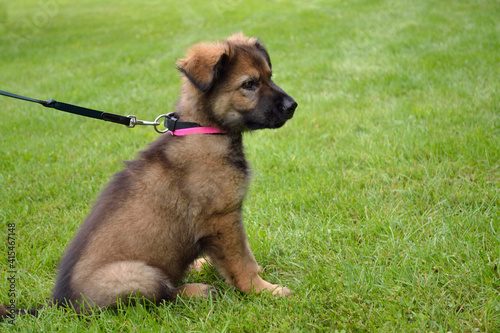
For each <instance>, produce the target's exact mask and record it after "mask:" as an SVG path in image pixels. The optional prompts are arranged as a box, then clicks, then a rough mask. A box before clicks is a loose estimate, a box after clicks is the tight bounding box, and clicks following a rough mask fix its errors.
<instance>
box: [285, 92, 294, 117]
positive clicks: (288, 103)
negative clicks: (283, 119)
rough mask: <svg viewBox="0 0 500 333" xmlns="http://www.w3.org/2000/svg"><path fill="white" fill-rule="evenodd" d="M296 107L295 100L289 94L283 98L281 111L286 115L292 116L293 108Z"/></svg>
mask: <svg viewBox="0 0 500 333" xmlns="http://www.w3.org/2000/svg"><path fill="white" fill-rule="evenodd" d="M296 108H297V102H295V100H294V99H293V98H291V97H290V96H288V97H287V98H285V101H284V102H283V111H284V112H285V114H286V115H287V116H288V117H292V116H293V113H294V112H295V109H296Z"/></svg>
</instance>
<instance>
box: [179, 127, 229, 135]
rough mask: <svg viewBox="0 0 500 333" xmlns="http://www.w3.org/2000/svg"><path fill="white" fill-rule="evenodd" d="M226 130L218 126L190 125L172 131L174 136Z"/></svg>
mask: <svg viewBox="0 0 500 333" xmlns="http://www.w3.org/2000/svg"><path fill="white" fill-rule="evenodd" d="M225 133H227V132H226V131H221V130H220V129H218V128H217V127H189V128H183V129H176V130H174V131H171V132H170V134H172V135H173V136H183V135H189V134H225Z"/></svg>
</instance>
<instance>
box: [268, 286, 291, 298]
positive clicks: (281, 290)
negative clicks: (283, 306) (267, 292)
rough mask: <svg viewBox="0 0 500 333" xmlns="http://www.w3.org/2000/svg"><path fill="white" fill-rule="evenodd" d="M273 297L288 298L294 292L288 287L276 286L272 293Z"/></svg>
mask: <svg viewBox="0 0 500 333" xmlns="http://www.w3.org/2000/svg"><path fill="white" fill-rule="evenodd" d="M272 293H273V295H274V296H276V297H283V298H285V297H288V296H290V294H291V293H292V291H291V290H290V289H289V288H288V287H282V286H279V285H276V288H275V289H274V290H273V291H272Z"/></svg>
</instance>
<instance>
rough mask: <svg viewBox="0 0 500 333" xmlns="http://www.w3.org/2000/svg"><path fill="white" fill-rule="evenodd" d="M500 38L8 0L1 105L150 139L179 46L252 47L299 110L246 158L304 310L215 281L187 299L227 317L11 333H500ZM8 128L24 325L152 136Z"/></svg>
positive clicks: (211, 8)
mask: <svg viewBox="0 0 500 333" xmlns="http://www.w3.org/2000/svg"><path fill="white" fill-rule="evenodd" d="M499 18H500V2H499V1H495V0H489V1H488V0H476V1H473V0H470V1H466V0H459V1H454V0H443V1H430V0H423V1H409V0H401V1H393V0H377V1H371V0H353V1H341V0H310V1H307V2H303V1H286V0H281V1H278V0H276V1H266V2H264V1H256V0H249V1H241V0H226V1H220V2H208V1H200V0H185V1H183V2H181V3H178V2H175V1H162V0H146V1H134V0H126V1H118V0H109V1H97V0H81V1H78V2H70V1H68V0H42V1H38V0H37V1H35V0H17V1H5V0H4V1H0V90H6V91H10V92H13V93H18V94H21V95H25V96H30V97H34V98H38V99H45V100H47V99H50V98H54V99H56V100H58V101H61V102H66V103H72V104H76V105H80V106H84V107H89V108H94V109H98V110H101V111H106V112H111V113H117V114H121V115H129V114H134V115H136V116H137V117H138V118H139V119H144V120H153V119H154V118H155V117H156V116H157V115H159V114H163V113H167V112H171V111H173V108H174V105H175V101H176V98H177V94H178V89H179V86H180V75H179V73H178V72H177V70H176V68H175V60H176V59H177V58H180V57H182V56H183V54H184V51H185V50H186V48H187V47H189V46H190V45H192V44H193V43H195V42H198V41H202V40H217V39H224V38H225V37H227V36H229V35H231V34H232V33H234V32H238V31H243V32H244V33H245V34H247V35H249V36H258V37H260V38H261V40H262V41H263V42H264V44H265V45H266V46H267V48H268V50H269V52H270V55H271V59H272V62H273V77H274V80H275V82H276V83H277V84H278V85H280V86H281V87H282V88H284V89H285V90H286V91H287V92H288V93H289V94H290V95H292V96H293V97H294V98H295V100H296V101H297V102H298V104H299V107H298V109H297V111H296V113H295V116H294V118H293V119H292V120H291V121H289V122H288V123H287V124H286V125H285V126H284V127H283V128H281V129H278V130H262V131H256V132H254V133H248V134H246V135H245V137H244V140H245V146H246V154H247V157H248V159H249V161H250V163H251V165H252V168H253V182H252V184H251V187H250V191H249V193H248V195H247V197H246V200H245V207H244V218H245V225H246V230H247V234H248V236H249V241H250V245H251V247H252V249H253V251H254V254H255V256H256V259H257V261H258V262H259V263H260V264H261V265H262V266H263V267H264V272H263V274H262V275H263V277H264V278H265V279H266V280H268V281H271V282H273V283H280V284H282V285H286V286H289V287H290V288H291V289H292V290H293V291H294V293H293V296H292V297H290V298H287V299H277V298H274V297H272V296H270V295H244V294H242V293H240V292H238V291H236V290H234V289H232V288H229V287H227V286H226V285H225V284H224V282H223V280H222V278H221V277H220V275H218V273H217V272H216V271H215V270H214V269H213V268H210V267H207V268H206V269H205V270H203V271H202V272H200V273H190V274H189V275H188V276H187V277H186V278H185V281H188V282H189V281H191V282H195V281H197V282H203V283H210V284H214V285H215V286H217V287H218V288H219V289H220V290H221V296H220V297H219V298H217V299H216V300H200V301H191V300H189V301H187V300H181V299H178V300H176V301H174V302H171V303H167V304H164V305H162V306H159V307H152V308H151V307H146V306H144V305H143V304H139V305H138V306H135V307H127V306H120V307H119V308H118V309H115V310H110V311H102V312H96V313H95V314H93V315H92V316H77V315H75V314H74V313H73V312H72V311H68V310H64V309H55V308H45V309H43V310H41V312H40V314H39V316H38V317H30V316H26V317H19V318H17V319H16V320H15V323H14V325H12V324H9V323H8V322H3V323H0V330H1V331H12V332H42V331H46V332H52V331H61V332H76V331H78V332H84V331H88V332H101V331H120V332H186V331H189V332H205V331H213V332H303V331H316V332H500V267H499V266H500V208H499V206H500V21H499ZM0 116H1V121H0V156H1V157H0V203H1V204H0V222H1V229H0V235H1V239H2V242H1V246H0V262H1V263H2V264H1V266H0V267H2V275H1V276H2V278H1V280H0V302H1V303H2V304H7V303H9V302H10V301H11V300H14V301H15V303H16V305H17V306H18V307H32V306H36V305H41V304H45V303H46V301H47V298H48V297H49V295H50V292H51V288H52V286H53V284H54V281H55V275H56V272H57V263H58V261H59V259H60V258H61V255H62V253H63V251H64V249H65V247H66V245H67V244H68V242H69V241H70V240H71V239H72V237H73V236H74V234H75V232H76V230H77V229H78V227H79V225H80V224H81V222H82V221H83V219H84V218H85V216H86V215H87V214H88V213H89V211H90V209H91V208H92V205H93V203H94V202H95V198H96V197H97V196H98V194H99V193H100V191H101V190H102V189H103V188H104V187H105V185H106V183H107V182H108V181H109V180H110V179H112V176H113V174H114V173H115V172H116V171H119V170H121V169H122V168H123V161H124V160H131V159H134V158H135V157H136V156H137V155H136V154H137V151H140V150H141V149H144V148H145V147H146V146H147V144H148V143H149V142H151V141H153V140H154V139H155V138H157V136H158V134H157V133H156V132H154V130H153V129H152V128H145V127H140V128H139V127H137V128H134V129H128V128H126V127H124V126H121V125H117V124H112V123H108V122H103V121H98V120H94V119H89V118H84V117H79V116H75V115H70V114H67V113H64V112H59V111H56V110H53V109H46V108H43V107H42V106H39V105H36V104H33V103H28V102H22V101H17V100H14V99H9V98H6V97H2V96H0ZM145 209H147V207H145ZM9 237H10V238H9ZM8 240H12V241H13V243H12V242H11V244H9V242H8ZM11 251H14V252H15V255H12V254H9V252H11ZM12 275H14V277H15V279H13V280H12V279H10V280H9V278H10V277H11V276H12Z"/></svg>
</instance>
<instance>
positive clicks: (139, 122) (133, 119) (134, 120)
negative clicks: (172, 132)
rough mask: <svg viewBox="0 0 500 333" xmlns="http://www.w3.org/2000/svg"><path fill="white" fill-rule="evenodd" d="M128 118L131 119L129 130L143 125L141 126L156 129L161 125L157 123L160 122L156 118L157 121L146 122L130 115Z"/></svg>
mask: <svg viewBox="0 0 500 333" xmlns="http://www.w3.org/2000/svg"><path fill="white" fill-rule="evenodd" d="M127 117H129V118H130V125H128V126H127V127H128V128H134V127H135V126H136V125H141V126H154V127H155V129H156V126H158V125H160V123H159V122H157V121H156V120H158V118H156V120H155V121H146V120H139V119H137V117H136V116H132V115H129V116H127Z"/></svg>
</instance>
